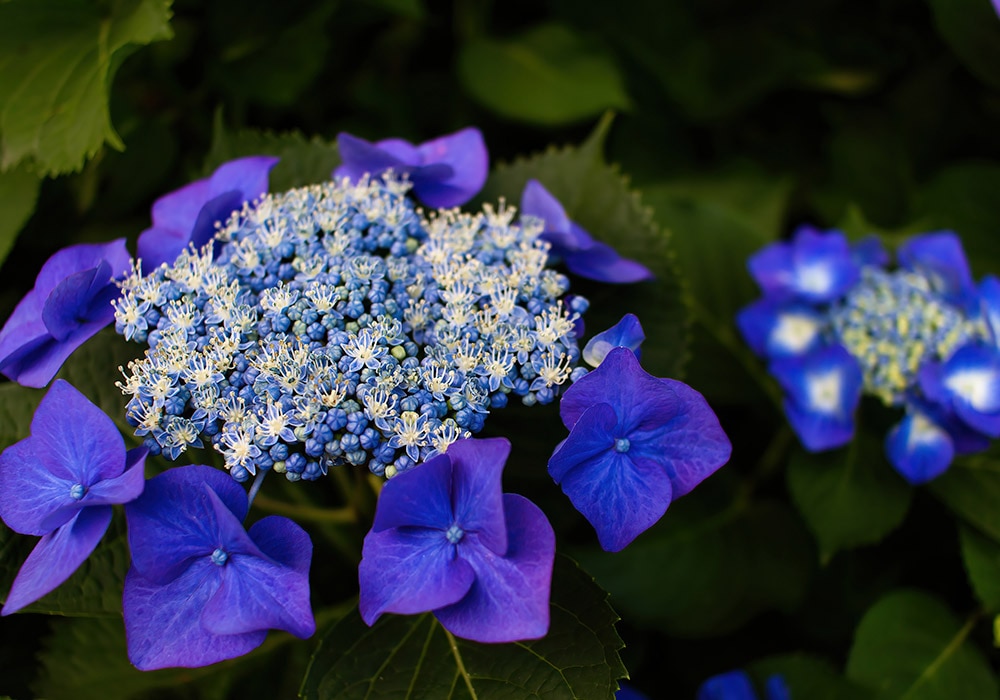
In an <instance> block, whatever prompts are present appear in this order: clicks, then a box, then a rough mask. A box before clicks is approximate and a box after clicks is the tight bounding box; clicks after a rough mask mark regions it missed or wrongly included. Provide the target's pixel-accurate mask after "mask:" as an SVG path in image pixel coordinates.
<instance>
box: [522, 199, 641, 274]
mask: <svg viewBox="0 0 1000 700" xmlns="http://www.w3.org/2000/svg"><path fill="white" fill-rule="evenodd" d="M521 215H522V216H531V217H535V218H536V219H541V220H542V221H543V222H545V230H544V231H542V233H541V236H540V237H541V238H542V240H545V241H548V242H549V243H550V244H551V245H552V248H551V250H550V253H551V254H552V255H554V256H556V257H559V258H562V260H563V262H564V263H566V267H567V268H568V269H569V271H570V272H572V273H574V274H577V275H580V277H586V278H587V279H592V280H597V281H598V282H612V283H617V284H626V283H631V282H641V281H643V280H649V279H653V273H652V272H651V271H650V270H649V268H647V267H646V266H645V265H642V264H641V263H638V262H636V261H635V260H629V259H628V258H623V257H622V256H620V255H619V254H618V252H617V251H616V250H615V249H614V248H612V247H611V246H609V245H608V244H606V243H601V242H600V241H596V240H594V238H593V237H592V236H591V235H590V234H589V233H587V232H586V231H585V230H584V229H583V228H581V227H580V225H579V224H577V223H576V222H575V221H571V220H570V218H569V216H567V215H566V210H565V209H564V208H563V206H562V204H560V203H559V200H558V199H556V198H555V197H553V196H552V195H551V194H550V193H549V191H548V190H546V189H545V187H543V186H542V184H541V183H540V182H538V180H528V184H526V185H525V186H524V192H523V193H522V194H521Z"/></svg>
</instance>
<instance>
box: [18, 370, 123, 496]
mask: <svg viewBox="0 0 1000 700" xmlns="http://www.w3.org/2000/svg"><path fill="white" fill-rule="evenodd" d="M31 435H32V437H31V439H32V441H33V444H34V449H35V454H36V455H37V456H38V460H39V462H41V463H42V464H44V465H45V467H46V468H47V469H48V470H49V471H51V472H52V473H53V474H55V475H56V476H58V477H60V478H63V479H66V480H68V481H71V482H72V483H79V484H82V485H83V486H85V487H88V488H89V487H90V486H92V485H94V484H96V483H97V482H98V481H100V480H102V479H111V478H114V477H116V476H121V474H122V471H123V470H124V467H125V440H124V438H122V436H121V433H119V432H118V429H117V428H116V427H115V424H114V423H113V422H112V420H111V419H110V418H108V416H107V415H106V414H105V413H104V411H102V410H101V409H99V408H98V407H97V406H95V405H94V404H93V403H92V402H91V401H90V400H89V399H88V398H87V397H86V396H84V395H83V394H81V393H80V392H79V391H78V390H77V389H76V388H75V387H74V386H73V385H72V384H70V383H69V382H67V381H66V380H65V379H57V380H56V381H55V383H53V384H52V388H50V389H49V391H48V393H47V394H46V395H45V398H43V399H42V401H41V403H40V404H38V409H37V410H36V411H35V415H34V417H33V418H32V419H31Z"/></svg>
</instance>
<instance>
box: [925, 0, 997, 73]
mask: <svg viewBox="0 0 1000 700" xmlns="http://www.w3.org/2000/svg"><path fill="white" fill-rule="evenodd" d="M928 4H929V5H930V6H931V10H932V11H933V12H934V23H935V24H936V25H937V29H938V31H939V32H940V33H941V36H943V37H944V40H945V41H947V42H948V45H949V46H950V47H951V49H952V51H954V52H955V53H956V54H958V57H959V58H960V59H961V60H962V62H963V63H965V65H966V67H967V68H968V69H969V70H970V71H972V72H973V73H974V74H975V75H976V77H978V78H979V79H980V80H982V81H983V82H985V83H988V84H989V85H992V86H993V87H997V88H1000V22H997V14H996V9H995V8H994V6H993V5H991V3H990V0H928Z"/></svg>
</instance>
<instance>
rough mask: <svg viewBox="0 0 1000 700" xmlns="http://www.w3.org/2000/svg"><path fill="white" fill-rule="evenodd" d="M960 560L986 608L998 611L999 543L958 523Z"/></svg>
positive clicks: (999, 596) (999, 580) (999, 581)
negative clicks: (960, 549) (960, 544)
mask: <svg viewBox="0 0 1000 700" xmlns="http://www.w3.org/2000/svg"><path fill="white" fill-rule="evenodd" d="M958 534H959V540H960V541H961V543H962V560H963V561H964V562H965V570H966V572H967V573H968V574H969V582H970V583H971V584H972V589H973V590H974V591H975V592H976V597H977V598H979V600H980V601H982V603H983V605H985V606H986V609H987V610H990V611H993V612H996V611H1000V544H998V543H997V542H996V541H995V540H993V539H990V538H989V537H987V536H985V535H983V534H982V533H980V532H977V531H976V530H974V529H973V528H971V527H968V526H965V525H960V526H959V528H958Z"/></svg>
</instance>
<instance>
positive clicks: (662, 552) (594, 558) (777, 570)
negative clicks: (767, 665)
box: [578, 500, 813, 637]
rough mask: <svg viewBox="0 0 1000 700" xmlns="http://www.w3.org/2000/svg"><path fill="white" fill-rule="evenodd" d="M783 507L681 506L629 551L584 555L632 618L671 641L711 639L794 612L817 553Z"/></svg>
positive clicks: (768, 504)
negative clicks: (759, 618) (775, 613)
mask: <svg viewBox="0 0 1000 700" xmlns="http://www.w3.org/2000/svg"><path fill="white" fill-rule="evenodd" d="M808 539H809V538H808V535H807V533H806V532H805V531H804V530H803V529H802V526H801V525H800V524H799V523H798V521H797V520H796V518H795V516H794V515H793V514H792V512H791V511H790V510H789V509H788V508H786V507H784V506H783V505H781V504H779V503H771V502H763V503H755V504H753V505H749V506H748V505H746V504H735V505H734V506H733V507H731V508H729V509H728V510H725V511H722V512H716V513H705V512H700V510H699V508H698V507H697V503H695V502H690V501H685V500H681V501H680V502H678V503H677V504H674V505H672V506H671V508H670V510H668V511H667V515H666V516H664V518H663V519H662V520H661V521H660V522H659V523H657V524H656V525H654V526H653V527H652V528H650V530H648V531H647V532H646V533H644V534H643V535H642V536H641V537H640V538H639V539H637V540H636V541H635V542H633V543H632V544H630V545H629V546H628V547H627V548H626V549H625V550H623V551H621V552H618V553H615V554H608V553H606V552H600V551H598V550H596V549H594V550H588V551H586V552H582V551H581V552H578V558H579V559H580V561H581V563H582V564H583V566H585V567H586V568H587V570H588V571H591V572H592V573H593V574H594V576H595V577H596V578H597V581H598V582H599V583H600V584H601V585H602V586H603V587H605V588H606V589H607V590H608V591H609V592H610V593H611V599H612V602H613V603H614V605H615V606H616V607H618V608H620V609H621V611H622V613H623V614H624V615H625V616H626V619H628V620H630V621H632V622H634V623H635V624H641V625H643V626H645V627H650V626H654V627H656V628H658V629H660V630H662V631H664V632H665V633H667V634H669V635H676V636H685V637H711V636H717V635H721V634H725V633H727V632H730V631H732V630H734V629H737V628H738V627H740V626H741V625H743V624H744V623H745V622H747V621H748V620H749V619H750V618H752V617H753V616H754V615H756V614H758V613H760V612H762V611H764V610H770V609H775V608H777V609H779V610H785V611H790V610H793V609H794V608H795V607H796V606H797V605H798V604H799V602H800V601H801V599H802V596H803V595H804V594H805V589H806V585H807V583H808V579H809V576H810V573H811V570H812V560H813V554H812V552H811V550H810V547H809V541H808Z"/></svg>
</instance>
